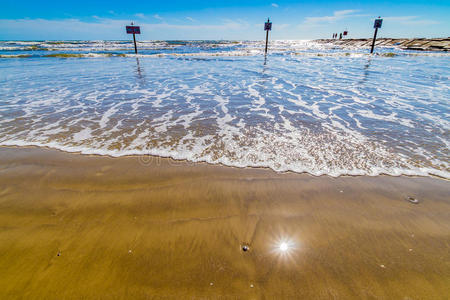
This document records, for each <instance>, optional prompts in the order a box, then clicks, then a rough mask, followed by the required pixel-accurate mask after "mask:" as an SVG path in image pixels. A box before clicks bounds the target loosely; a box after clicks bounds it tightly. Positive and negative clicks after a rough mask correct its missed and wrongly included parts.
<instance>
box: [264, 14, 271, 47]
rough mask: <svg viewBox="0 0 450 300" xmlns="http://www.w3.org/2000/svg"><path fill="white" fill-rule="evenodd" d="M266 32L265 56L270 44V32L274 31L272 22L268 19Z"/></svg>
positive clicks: (265, 24) (265, 26)
mask: <svg viewBox="0 0 450 300" xmlns="http://www.w3.org/2000/svg"><path fill="white" fill-rule="evenodd" d="M264 30H265V31H266V49H265V51H264V54H265V55H266V54H267V44H268V43H269V31H271V30H272V22H270V20H269V18H267V22H266V23H264Z"/></svg>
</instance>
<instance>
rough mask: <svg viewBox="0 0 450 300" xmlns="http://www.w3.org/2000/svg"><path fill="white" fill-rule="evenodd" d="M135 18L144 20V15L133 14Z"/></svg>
mask: <svg viewBox="0 0 450 300" xmlns="http://www.w3.org/2000/svg"><path fill="white" fill-rule="evenodd" d="M135 16H136V17H138V18H141V19H143V18H145V15H144V14H142V13H138V14H135Z"/></svg>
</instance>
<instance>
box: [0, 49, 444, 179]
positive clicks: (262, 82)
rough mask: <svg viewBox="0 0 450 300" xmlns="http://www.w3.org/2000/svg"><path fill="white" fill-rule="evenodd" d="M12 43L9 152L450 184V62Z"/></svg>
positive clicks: (422, 55) (2, 90)
mask: <svg viewBox="0 0 450 300" xmlns="http://www.w3.org/2000/svg"><path fill="white" fill-rule="evenodd" d="M138 48H139V51H140V52H139V54H138V55H134V54H133V50H134V47H133V45H132V43H130V42H129V41H57V42H55V41H34V42H18V41H11V42H8V41H6V42H0V145H8V146H9V145H19V146H24V145H35V146H46V147H51V148H56V149H60V150H64V151H70V152H81V153H86V154H100V155H111V156H124V155H132V154H144V155H159V156H164V157H172V158H175V159H186V160H188V161H193V162H196V161H204V162H209V163H213V164H219V163H220V164H224V165H229V166H237V167H269V168H271V169H273V170H275V171H294V172H307V173H310V174H313V175H323V174H327V175H330V176H339V175H371V176H374V175H379V174H390V175H401V174H406V175H423V176H433V175H434V176H440V177H444V178H447V179H449V178H450V166H449V162H450V151H449V148H450V109H449V107H450V106H449V103H450V100H449V99H450V84H449V76H450V56H449V55H448V54H446V53H429V52H411V51H403V50H399V49H395V48H377V49H376V51H377V52H378V53H379V55H369V54H368V49H359V48H352V49H341V48H336V47H335V46H333V45H324V44H318V43H315V42H313V41H275V42H271V44H270V45H269V54H268V55H267V57H265V56H264V54H263V49H264V44H263V43H262V42H251V41H148V42H140V43H138Z"/></svg>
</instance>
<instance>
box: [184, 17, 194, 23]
mask: <svg viewBox="0 0 450 300" xmlns="http://www.w3.org/2000/svg"><path fill="white" fill-rule="evenodd" d="M186 19H187V20H189V21H191V22H195V21H197V20H196V19H194V18H191V17H186Z"/></svg>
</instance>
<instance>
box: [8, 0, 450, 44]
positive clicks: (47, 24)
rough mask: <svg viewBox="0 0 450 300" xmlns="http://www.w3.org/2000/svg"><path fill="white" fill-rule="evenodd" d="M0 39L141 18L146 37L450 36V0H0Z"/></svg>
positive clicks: (75, 31)
mask: <svg viewBox="0 0 450 300" xmlns="http://www.w3.org/2000/svg"><path fill="white" fill-rule="evenodd" d="M1 7H2V9H1V11H0V40H36V39H37V40H58V39H84V40H101V39H129V37H128V36H127V35H126V33H125V29H124V26H125V25H127V24H129V23H130V22H131V21H134V22H135V23H136V24H137V25H141V28H142V35H141V36H139V37H138V38H139V39H141V40H153V39H158V40H166V39H236V40H257V39H262V38H263V37H264V32H263V23H264V21H265V20H266V19H267V17H270V18H271V20H272V21H273V31H272V32H271V38H272V39H315V38H327V37H330V36H331V34H332V33H333V32H342V31H343V30H346V29H347V30H348V31H349V34H350V37H354V38H360V37H371V36H372V34H373V28H372V26H373V20H374V18H376V17H377V16H381V17H382V18H383V19H384V23H383V28H382V29H381V30H380V31H379V36H380V37H447V36H450V1H449V0H447V1H433V0H430V1H423V0H415V1H414V0H413V1H403V0H398V1H383V0H381V1H374V0H371V1H367V0H361V1H340V2H327V1H321V0H319V1H290V0H286V1H276V0H274V1H250V0H227V1H199V0H186V1H180V0H170V1H136V2H131V1H118V0H110V1H92V0H91V1H86V0H78V1H64V0H63V1H36V0H34V1H30V0H20V1H18V0H14V1H12V0H1Z"/></svg>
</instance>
